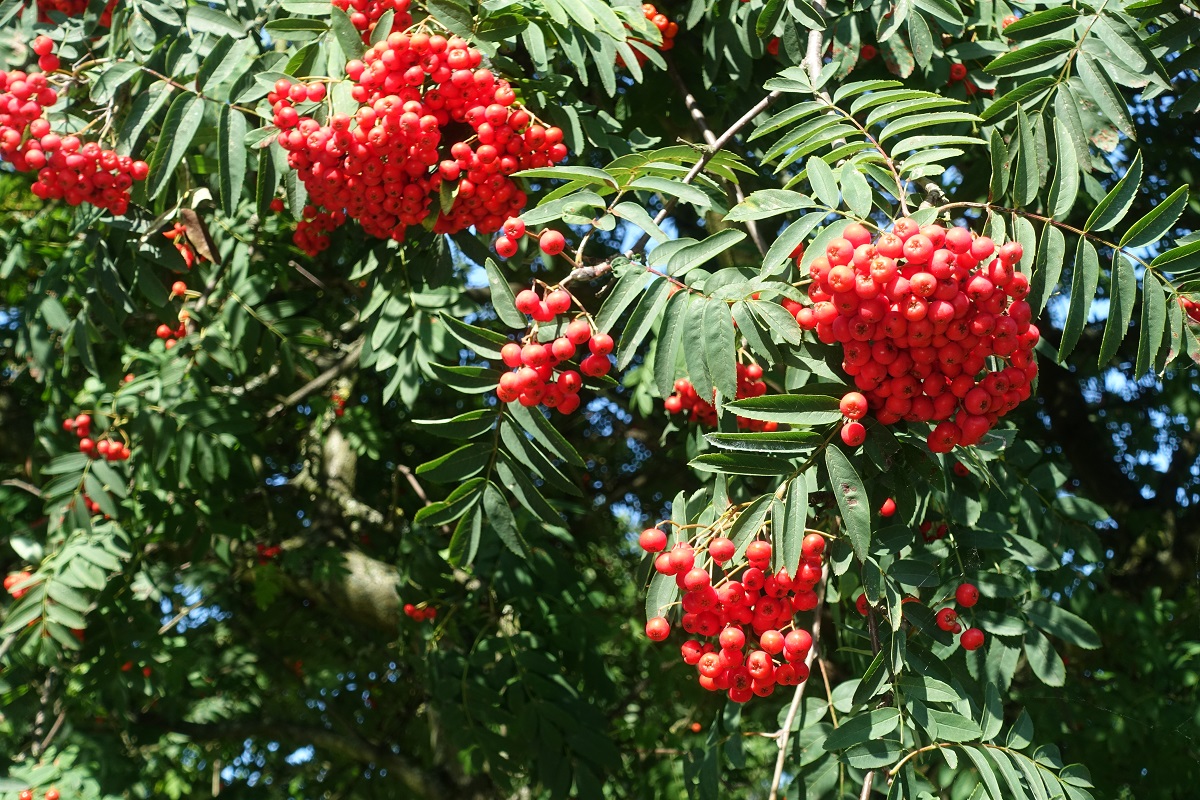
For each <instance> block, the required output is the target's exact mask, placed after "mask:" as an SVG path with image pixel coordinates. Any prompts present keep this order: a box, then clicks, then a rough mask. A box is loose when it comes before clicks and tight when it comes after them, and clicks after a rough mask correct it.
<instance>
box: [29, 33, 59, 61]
mask: <svg viewBox="0 0 1200 800" xmlns="http://www.w3.org/2000/svg"><path fill="white" fill-rule="evenodd" d="M30 49H31V50H33V52H34V53H35V54H36V55H39V56H48V55H50V54H51V53H53V52H54V40H53V39H51V38H50V37H49V36H39V37H37V38H36V39H34V40H33V44H31V45H30Z"/></svg>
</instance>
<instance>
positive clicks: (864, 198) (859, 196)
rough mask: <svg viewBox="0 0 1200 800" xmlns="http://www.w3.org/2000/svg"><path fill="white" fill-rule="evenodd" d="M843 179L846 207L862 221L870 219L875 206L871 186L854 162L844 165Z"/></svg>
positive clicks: (843, 196)
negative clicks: (872, 208)
mask: <svg viewBox="0 0 1200 800" xmlns="http://www.w3.org/2000/svg"><path fill="white" fill-rule="evenodd" d="M841 179H842V199H843V200H845V201H846V206H847V207H848V208H849V209H850V210H851V211H852V212H854V214H855V215H856V216H858V217H859V218H861V219H866V218H867V217H869V216H870V214H871V207H872V206H873V204H874V203H873V200H872V197H871V185H870V184H869V183H867V179H866V178H865V177H864V176H863V174H862V173H861V172H859V171H858V168H857V167H856V166H855V165H854V162H852V161H847V162H846V163H845V164H843V165H842V168H841Z"/></svg>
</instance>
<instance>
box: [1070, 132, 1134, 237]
mask: <svg viewBox="0 0 1200 800" xmlns="http://www.w3.org/2000/svg"><path fill="white" fill-rule="evenodd" d="M1141 182H1142V154H1141V152H1140V151H1138V152H1137V153H1135V154H1134V156H1133V161H1132V162H1130V164H1129V169H1128V170H1126V171H1125V175H1124V176H1123V177H1122V178H1121V180H1119V181H1117V185H1116V186H1114V187H1113V188H1112V191H1111V192H1109V193H1108V194H1106V195H1105V196H1104V199H1103V200H1101V201H1100V202H1099V203H1098V204H1097V205H1096V208H1095V210H1094V211H1092V215H1091V216H1090V217H1088V220H1087V222H1086V223H1085V224H1084V226H1083V229H1084V230H1085V231H1104V230H1108V229H1109V228H1111V227H1112V226H1114V225H1116V224H1117V223H1118V222H1120V221H1121V220H1122V218H1124V216H1125V215H1126V214H1127V213H1128V212H1129V207H1130V206H1132V205H1133V201H1134V200H1136V199H1137V193H1138V187H1139V186H1140V185H1141Z"/></svg>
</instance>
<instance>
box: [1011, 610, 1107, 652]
mask: <svg viewBox="0 0 1200 800" xmlns="http://www.w3.org/2000/svg"><path fill="white" fill-rule="evenodd" d="M1025 616H1026V617H1028V618H1029V621H1030V622H1032V623H1033V624H1034V625H1037V626H1038V627H1039V628H1041V629H1042V630H1044V631H1045V632H1046V633H1049V634H1053V635H1054V636H1057V637H1058V638H1060V639H1062V640H1063V641H1065V642H1070V643H1071V644H1073V645H1075V646H1077V647H1082V648H1085V649H1087V650H1096V649H1098V648H1099V647H1100V637H1099V636H1098V635H1097V634H1096V629H1095V628H1093V627H1092V626H1091V625H1089V624H1088V623H1087V621H1086V620H1084V619H1082V618H1081V617H1079V616H1076V615H1075V614H1072V613H1071V612H1070V611H1067V610H1066V609H1065V608H1063V607H1061V606H1057V605H1054V604H1053V603H1047V602H1045V601H1044V600H1039V601H1037V602H1035V603H1034V604H1033V605H1032V606H1030V607H1029V608H1027V609H1025Z"/></svg>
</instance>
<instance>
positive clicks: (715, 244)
mask: <svg viewBox="0 0 1200 800" xmlns="http://www.w3.org/2000/svg"><path fill="white" fill-rule="evenodd" d="M745 238H746V234H745V233H743V232H742V231H739V230H737V229H735V228H726V229H725V230H723V231H720V232H718V233H716V234H714V235H712V236H709V237H708V238H707V239H704V240H703V241H699V242H695V243H693V244H688V245H685V246H683V247H681V248H679V249H678V250H676V251H675V252H674V253H672V254H671V257H670V258H669V259H667V269H666V272H667V273H668V274H669V275H671V276H672V277H675V278H679V277H682V276H683V275H685V274H687V273H688V272H690V271H692V270H693V269H695V268H696V267H702V266H704V265H705V264H707V263H708V262H709V261H712V260H713V259H714V258H716V257H717V256H718V255H720V254H721V253H724V252H725V251H726V250H728V249H729V248H731V247H733V246H734V245H735V244H737V243H738V242H740V241H742V240H743V239H745Z"/></svg>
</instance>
